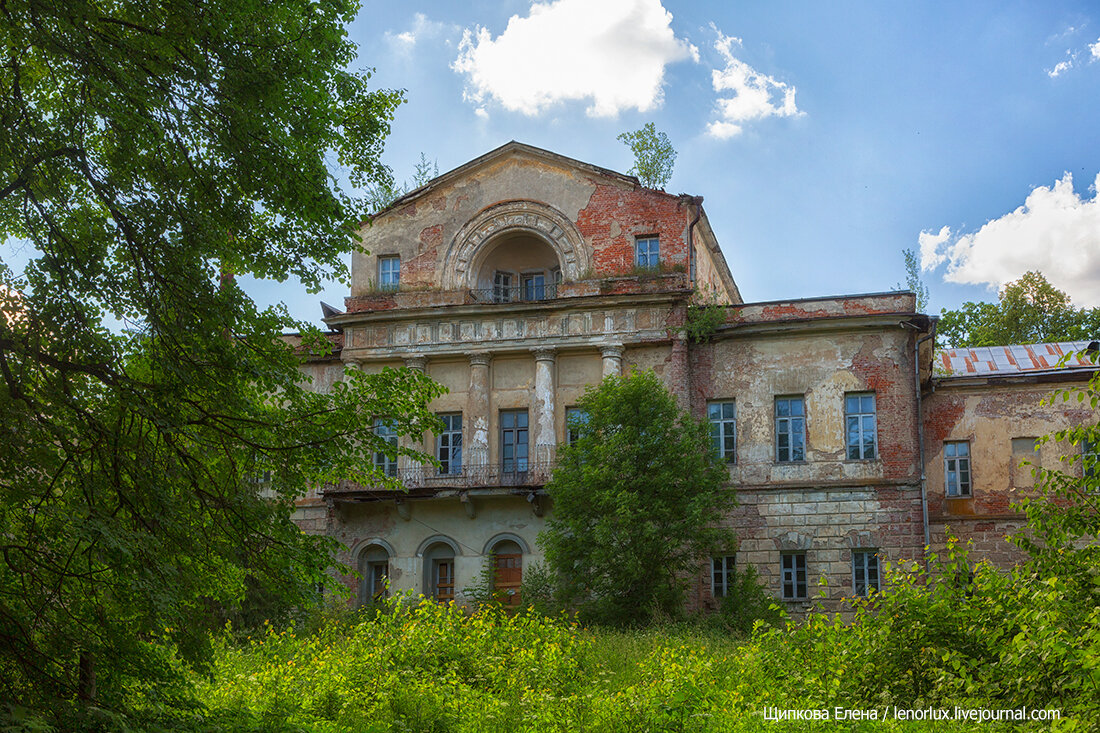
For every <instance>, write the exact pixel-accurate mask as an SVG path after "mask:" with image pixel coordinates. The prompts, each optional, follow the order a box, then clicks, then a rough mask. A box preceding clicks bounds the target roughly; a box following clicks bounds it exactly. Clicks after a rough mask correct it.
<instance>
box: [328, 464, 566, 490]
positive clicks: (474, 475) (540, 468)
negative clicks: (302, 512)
mask: <svg viewBox="0 0 1100 733" xmlns="http://www.w3.org/2000/svg"><path fill="white" fill-rule="evenodd" d="M553 470H554V464H553V462H551V461H545V462H535V461H527V462H526V464H521V465H519V466H515V467H507V468H506V467H504V466H501V465H473V466H462V467H461V468H458V469H452V470H451V471H449V472H447V473H442V472H440V471H439V470H438V469H436V468H435V467H434V466H416V467H413V468H398V469H396V470H392V471H389V472H387V475H388V476H391V477H393V478H396V479H397V480H399V481H400V482H401V484H402V485H403V486H404V487H405V488H406V489H410V490H411V489H440V490H444V489H477V488H510V487H535V486H542V485H543V484H545V483H546V482H547V481H549V480H550V475H551V473H553ZM381 488H382V487H381V486H370V485H368V486H357V485H351V484H347V483H345V482H340V485H338V486H334V487H331V488H330V489H329V490H330V491H337V492H346V491H356V490H360V491H372V490H375V489H381Z"/></svg>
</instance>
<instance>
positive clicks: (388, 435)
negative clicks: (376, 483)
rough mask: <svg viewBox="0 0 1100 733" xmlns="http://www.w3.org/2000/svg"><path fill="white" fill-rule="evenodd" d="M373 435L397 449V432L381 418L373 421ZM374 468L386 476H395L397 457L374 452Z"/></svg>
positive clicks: (387, 421) (389, 423) (388, 422)
mask: <svg viewBox="0 0 1100 733" xmlns="http://www.w3.org/2000/svg"><path fill="white" fill-rule="evenodd" d="M374 434H375V435H377V436H378V437H379V438H381V439H382V440H383V441H385V442H386V443H389V444H390V445H392V446H393V447H394V448H395V449H396V448H397V430H396V428H394V426H393V423H391V422H390V421H389V420H386V419H384V418H381V417H376V418H375V419H374ZM374 467H375V468H377V469H378V470H379V471H381V472H382V473H384V474H385V475H387V476H396V475H397V456H396V454H395V455H392V456H391V455H388V454H387V453H385V452H383V451H375V453H374Z"/></svg>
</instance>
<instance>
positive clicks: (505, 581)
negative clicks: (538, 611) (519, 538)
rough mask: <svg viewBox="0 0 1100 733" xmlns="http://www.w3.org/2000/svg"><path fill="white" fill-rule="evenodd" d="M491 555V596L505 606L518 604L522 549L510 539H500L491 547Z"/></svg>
mask: <svg viewBox="0 0 1100 733" xmlns="http://www.w3.org/2000/svg"><path fill="white" fill-rule="evenodd" d="M492 557H493V565H494V573H493V596H494V597H495V598H496V599H498V600H499V601H500V602H501V603H503V604H504V605H506V606H519V605H520V587H521V586H522V585H523V549H522V548H521V547H520V546H519V545H518V544H516V543H515V542H513V541H511V540H502V541H500V542H498V543H497V544H496V545H495V546H494V547H493V552H492Z"/></svg>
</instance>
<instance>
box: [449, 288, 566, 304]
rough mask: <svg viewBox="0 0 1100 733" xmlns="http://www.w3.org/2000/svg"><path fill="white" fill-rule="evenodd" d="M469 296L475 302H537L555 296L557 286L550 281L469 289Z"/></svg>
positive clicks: (551, 298) (556, 295)
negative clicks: (544, 283)
mask: <svg viewBox="0 0 1100 733" xmlns="http://www.w3.org/2000/svg"><path fill="white" fill-rule="evenodd" d="M470 296H471V297H472V298H473V299H474V302H475V303H537V302H538V301H541V300H553V299H554V298H557V297H558V286H557V284H554V283H550V284H547V285H515V286H509V287H495V288H482V289H479V290H471V291H470Z"/></svg>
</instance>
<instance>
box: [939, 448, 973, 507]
mask: <svg viewBox="0 0 1100 733" xmlns="http://www.w3.org/2000/svg"><path fill="white" fill-rule="evenodd" d="M943 478H944V484H943V485H944V488H945V490H946V493H947V495H948V496H970V443H969V442H967V441H965V440H959V441H951V442H948V443H944V444H943Z"/></svg>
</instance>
